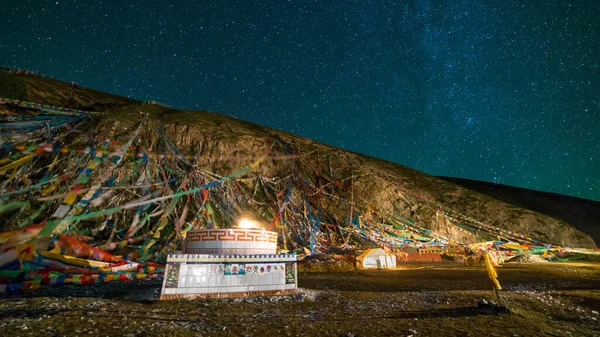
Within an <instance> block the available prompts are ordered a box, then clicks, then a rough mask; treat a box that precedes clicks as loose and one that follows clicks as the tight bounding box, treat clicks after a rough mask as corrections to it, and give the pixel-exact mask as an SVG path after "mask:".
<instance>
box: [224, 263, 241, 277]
mask: <svg viewBox="0 0 600 337" xmlns="http://www.w3.org/2000/svg"><path fill="white" fill-rule="evenodd" d="M225 272H227V271H225ZM237 274H238V266H237V264H234V265H233V266H231V275H237Z"/></svg>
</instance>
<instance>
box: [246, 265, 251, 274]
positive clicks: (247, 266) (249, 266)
mask: <svg viewBox="0 0 600 337" xmlns="http://www.w3.org/2000/svg"><path fill="white" fill-rule="evenodd" d="M251 274H252V265H250V264H247V265H246V275H251Z"/></svg>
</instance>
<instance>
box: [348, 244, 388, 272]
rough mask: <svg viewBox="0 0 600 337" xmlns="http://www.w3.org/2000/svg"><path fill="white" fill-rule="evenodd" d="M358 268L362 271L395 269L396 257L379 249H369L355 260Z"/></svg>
mask: <svg viewBox="0 0 600 337" xmlns="http://www.w3.org/2000/svg"><path fill="white" fill-rule="evenodd" d="M357 262H358V267H359V268H363V269H393V268H396V256H395V255H393V254H388V253H386V252H385V251H384V250H383V249H381V248H375V249H369V250H367V251H366V252H364V253H363V254H362V255H360V256H359V257H358V258H357Z"/></svg>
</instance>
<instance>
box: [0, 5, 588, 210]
mask: <svg viewBox="0 0 600 337" xmlns="http://www.w3.org/2000/svg"><path fill="white" fill-rule="evenodd" d="M144 2H145V3H152V4H146V5H143V6H142V5H139V4H138V3H139V2H138V1H135V2H134V1H117V0H115V1H98V0H94V1H74V0H70V1H64V0H59V1H41V0H40V1H24V0H2V1H0V23H1V24H0V66H5V67H11V68H26V69H29V70H38V71H40V73H41V74H43V75H45V76H50V77H55V78H58V79H62V80H65V81H69V82H70V81H76V82H78V83H79V84H80V85H83V86H86V87H90V88H95V89H98V90H102V91H107V92H111V93H115V94H119V95H125V96H129V97H132V98H136V99H141V100H148V99H152V100H157V101H159V102H164V103H167V104H170V105H172V106H173V107H175V108H180V109H206V110H212V111H216V112H220V113H224V114H227V115H231V116H235V117H237V118H240V119H244V120H248V121H251V122H255V123H258V124H262V125H265V126H269V127H273V128H277V129H282V130H286V131H289V132H293V133H296V134H300V135H302V136H306V137H309V138H312V139H315V140H318V141H321V142H324V143H327V144H331V145H334V146H337V147H341V148H344V149H348V150H351V151H355V152H360V153H365V154H369V155H372V156H375V157H379V158H383V159H387V160H390V161H394V162H397V163H400V164H403V165H406V166H410V167H413V168H416V169H418V170H421V171H424V172H427V173H430V174H433V175H445V176H454V177H462V178H468V179H476V180H483V181H491V182H497V183H502V184H508V185H513V186H519V187H526V188H531V189H536V190H543V191H551V192H557V193H562V194H568V195H573V196H579V197H583V198H588V199H594V200H600V67H599V64H600V5H599V4H598V1H597V0H589V1H567V0H565V1H562V0H558V1H552V0H548V1H525V0H524V1H520V2H519V1H507V0H501V1H491V0H490V1H482V0H473V1H425V0H413V1H351V0H331V1H309V0H297V1H284V0H275V1H272V2H271V1H250V0H241V1H227V0H221V1H199V2H198V3H203V4H201V5H200V4H198V5H194V4H192V3H193V1H189V0H185V1H177V0H169V1H144ZM169 2H170V3H171V4H170V5H163V4H161V3H169Z"/></svg>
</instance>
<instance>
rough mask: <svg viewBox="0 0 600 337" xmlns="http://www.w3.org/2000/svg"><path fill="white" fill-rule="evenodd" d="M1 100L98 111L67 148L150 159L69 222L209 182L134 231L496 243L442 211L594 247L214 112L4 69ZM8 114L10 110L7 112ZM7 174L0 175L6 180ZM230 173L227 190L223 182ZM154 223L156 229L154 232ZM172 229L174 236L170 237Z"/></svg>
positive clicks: (513, 210) (91, 222)
mask: <svg viewBox="0 0 600 337" xmlns="http://www.w3.org/2000/svg"><path fill="white" fill-rule="evenodd" d="M0 96H2V97H9V98H17V99H21V100H26V101H33V102H38V103H42V104H51V105H57V106H68V107H72V108H77V109H82V110H90V111H94V113H91V114H90V118H87V119H86V121H85V123H84V122H82V124H81V125H78V126H77V127H76V129H77V132H73V133H70V134H69V135H68V136H66V137H65V144H66V145H68V147H70V148H84V147H86V146H90V144H96V148H98V147H99V146H100V145H98V144H101V143H102V141H103V140H105V139H106V138H107V137H109V138H110V139H111V141H110V143H109V145H108V147H109V148H110V147H111V146H112V148H111V149H110V150H113V151H117V150H119V149H121V148H122V146H123V145H127V144H128V142H129V141H130V142H131V143H130V144H129V146H128V147H127V151H129V153H143V154H148V156H145V155H144V156H137V157H136V156H132V157H131V158H129V157H127V156H125V157H124V159H123V160H122V161H121V162H119V163H118V164H116V165H113V166H110V165H108V164H106V163H105V164H104V165H105V166H106V167H104V168H103V169H95V170H94V171H93V172H91V173H90V174H89V180H85V183H83V184H80V186H79V187H77V188H81V187H84V189H85V187H87V188H89V189H90V190H92V191H97V189H96V190H94V189H93V187H94V186H95V185H96V188H97V187H98V186H100V185H102V186H106V182H107V180H108V178H109V177H111V179H112V180H110V183H111V184H113V185H111V186H123V188H122V189H119V188H117V187H111V188H114V189H111V190H109V192H106V190H104V192H103V193H104V195H103V196H98V193H95V194H94V193H92V194H94V195H90V196H87V197H88V198H91V199H86V200H96V202H95V203H92V206H87V204H86V206H85V207H84V208H82V209H80V210H78V211H75V212H73V211H72V210H71V212H72V213H69V214H71V215H77V214H81V213H86V212H87V213H94V212H96V213H98V212H99V211H100V210H102V209H113V208H115V207H118V206H123V205H128V204H131V203H132V202H138V203H139V202H144V200H149V199H152V198H157V197H160V196H161V195H162V196H165V195H169V194H173V195H174V194H176V193H178V192H182V191H183V192H182V193H185V191H188V190H191V189H194V188H198V187H199V186H202V185H203V184H209V183H213V185H211V186H210V187H208V188H205V190H206V191H205V192H203V193H205V194H203V195H201V193H199V192H198V193H195V194H185V195H183V197H182V198H181V199H179V197H174V198H168V199H165V200H160V201H157V202H155V203H150V204H144V207H143V208H144V209H142V210H141V211H140V209H139V208H138V210H137V212H138V213H139V212H147V214H146V213H144V214H146V215H148V219H149V220H148V222H147V224H143V223H142V225H141V226H142V227H141V229H139V232H140V233H142V232H144V231H147V232H148V233H151V234H154V236H155V237H156V232H157V231H158V232H160V231H161V230H162V231H163V233H167V234H166V235H163V236H162V237H161V238H160V240H163V242H166V241H164V240H166V239H163V238H170V239H173V238H175V237H177V235H180V231H181V229H182V228H186V226H188V228H190V227H203V226H222V227H227V226H232V225H234V224H235V222H236V221H237V219H239V218H240V217H245V216H248V217H252V218H255V219H257V220H259V221H261V222H263V223H264V224H265V225H266V226H267V227H269V226H271V227H273V228H276V229H277V230H279V231H280V232H281V233H282V235H281V236H282V237H283V240H284V242H283V243H282V244H284V245H285V246H286V247H287V248H289V249H298V248H305V249H313V248H315V247H317V249H327V248H331V247H333V248H348V247H353V246H369V245H371V246H374V245H381V244H384V243H385V242H388V241H386V240H387V239H386V238H385V237H386V236H387V235H388V234H390V233H392V232H393V233H394V234H393V235H395V236H396V239H397V238H404V242H411V240H413V241H414V240H416V241H418V242H425V241H426V238H430V239H432V240H442V239H443V240H450V241H451V242H455V241H456V242H476V241H481V240H488V239H494V238H496V237H497V236H496V234H494V233H493V231H483V230H472V229H473V227H472V226H462V225H461V224H460V223H458V222H456V221H454V222H452V221H450V220H449V219H448V218H446V217H444V215H443V212H447V213H452V214H459V215H461V216H464V217H469V218H471V219H473V221H474V223H476V224H482V225H487V227H486V228H495V227H499V228H502V229H505V230H508V231H511V232H513V233H519V234H520V235H523V236H525V237H531V238H534V239H536V240H539V241H542V242H546V243H552V244H556V245H561V246H570V247H595V245H596V243H598V242H599V241H598V235H597V234H598V233H597V231H595V230H590V229H589V228H587V227H586V226H587V224H586V225H582V223H579V222H577V221H573V219H572V218H569V217H568V216H561V215H563V214H562V210H558V211H557V212H547V213H546V214H544V212H546V209H544V208H531V207H530V208H529V209H528V207H527V206H526V205H520V204H515V203H513V202H511V201H510V200H508V199H506V198H504V199H503V198H498V197H496V196H495V195H491V196H490V195H487V194H489V193H485V191H482V190H481V189H475V188H472V187H471V186H466V185H465V186H461V185H464V184H456V183H454V181H448V180H446V179H442V178H438V177H434V176H431V175H428V174H425V173H423V172H419V171H416V170H414V169H411V168H408V167H405V166H402V165H398V164H395V163H391V162H387V161H384V160H380V159H377V158H373V157H369V156H366V155H362V154H358V153H352V152H349V151H345V150H341V149H338V148H335V147H332V146H328V145H326V144H322V143H319V142H315V141H312V140H310V139H307V138H303V137H300V136H297V135H293V134H290V133H286V132H283V131H279V130H274V129H270V128H266V127H262V126H259V125H256V124H252V123H249V122H245V121H241V120H238V119H235V118H231V117H228V116H224V115H220V114H217V113H214V112H208V111H183V110H175V109H170V108H168V107H164V106H159V105H155V104H151V105H148V104H142V103H141V102H138V101H135V100H132V99H129V98H123V97H118V96H114V95H109V94H105V93H101V92H98V91H94V90H90V89H86V88H81V87H79V86H76V85H73V84H68V83H64V82H60V81H56V80H52V79H47V78H43V77H39V76H35V75H19V74H15V73H9V72H7V71H5V70H0ZM9 108H10V109H13V110H15V109H17V108H16V107H14V106H10V105H9ZM111 132H112V133H111ZM136 132H138V133H136ZM37 137H41V136H40V135H37ZM5 142H6V141H5ZM65 151H66V150H65ZM5 152H6V153H4V154H1V153H0V158H2V157H4V156H8V155H13V154H14V153H12V152H10V151H5ZM88 157H89V158H88ZM88 157H86V154H84V155H79V156H71V157H68V158H69V160H66V161H62V162H59V164H57V167H58V169H55V172H54V173H55V174H64V175H66V174H67V173H68V172H80V171H77V168H76V167H85V165H88V164H89V162H90V161H91V160H93V158H92V157H91V156H88ZM53 160H54V158H53V156H43V158H41V157H40V159H38V160H37V161H35V162H34V164H35V165H38V166H37V168H38V170H39V169H40V168H42V167H47V166H48V165H50V163H52V161H53ZM250 164H253V165H251V166H250ZM244 168H246V169H245V170H244V171H243V172H242V173H240V170H242V169H244ZM28 169H31V168H28ZM57 171H61V172H60V173H59V172H57ZM10 173H11V172H10V171H7V172H4V173H2V172H0V174H4V175H5V177H8V176H9V174H10ZM232 174H233V177H231V179H229V178H224V177H228V176H230V175H232ZM38 175H39V173H38ZM36 177H37V176H36ZM17 178H18V177H17ZM17 178H15V177H13V179H17ZM2 179H4V178H2ZM69 179H70V178H68V179H65V181H64V182H62V183H61V184H60V185H59V186H58V187H57V189H56V191H55V192H54V193H55V195H56V197H55V198H54V199H51V200H49V199H48V197H46V198H38V199H36V200H37V201H36V202H32V204H30V209H28V210H26V211H24V210H20V211H18V214H16V213H12V214H10V216H9V217H7V216H5V218H4V219H5V226H4V228H2V229H1V230H10V229H13V228H14V227H16V226H17V225H18V223H21V222H22V219H23V218H27V217H32V215H31V213H33V212H34V211H33V210H35V209H39V207H41V205H45V206H44V210H43V211H41V212H40V214H38V215H37V216H36V217H35V218H34V219H35V221H31V222H39V221H41V220H43V219H44V218H48V219H56V218H60V215H58V216H57V214H56V212H57V209H58V208H59V207H60V203H61V200H62V204H63V205H64V204H65V198H66V197H67V196H68V194H69V191H71V192H72V191H73V189H74V185H76V184H75V178H73V179H71V180H69ZM115 181H116V183H115ZM23 184H25V183H23V182H21V181H18V182H15V183H14V186H12V187H11V188H12V190H15V189H17V190H18V188H22V187H23V186H25V185H23ZM29 184H31V182H29ZM160 184H163V185H160ZM130 186H138V187H136V188H128V187H130ZM139 186H147V188H145V189H142V188H141V187H139ZM84 192H85V191H84ZM84 192H81V194H78V199H80V200H81V199H85V198H86V196H85V195H84V194H83V193H84ZM482 192H483V193H482ZM88 193H91V192H88ZM509 194H510V193H509ZM190 196H193V197H192V198H190ZM11 200H12V201H14V199H11ZM140 200H141V201H140ZM175 200H177V202H175ZM6 202H8V201H6V200H5V203H6ZM146 205H148V206H146ZM75 208H77V207H75ZM155 213H158V215H156V214H155ZM98 214H99V213H98ZM160 214H162V215H160ZM63 216H64V215H63ZM136 216H137V218H136ZM68 217H69V215H67V218H68ZM142 217H143V216H142ZM163 218H164V220H163ZM6 219H8V220H6ZM139 219H140V217H139V215H136V208H126V209H122V210H115V211H114V213H111V214H110V215H108V216H102V215H101V214H99V215H98V216H94V217H93V218H92V217H90V218H89V219H87V218H86V219H83V220H77V221H78V223H79V228H82V227H83V228H90V229H94V228H97V227H98V226H99V228H100V229H99V230H95V231H94V230H92V231H91V232H93V234H94V235H99V236H101V237H102V240H101V241H102V242H110V241H115V237H119V233H120V232H121V231H122V232H124V231H125V230H127V229H128V228H129V227H130V226H131V224H132V223H134V224H136V226H137V224H138V223H140V222H139V221H140V220H139ZM108 220H110V223H109V225H108V226H107V225H106V224H107V222H108ZM153 222H155V223H156V225H153V226H155V227H153V228H150V227H149V224H150V223H153ZM110 224H112V226H113V229H112V230H111V229H110V226H111V225H110ZM590 224H592V223H590ZM144 226H145V227H144ZM171 227H173V228H175V229H174V230H171V231H170V232H169V230H168V228H171ZM57 228H60V226H59V227H57ZM596 228H597V226H596ZM129 229H131V228H129ZM427 229H429V230H430V231H428V230H427ZM394 230H395V231H394ZM398 231H402V232H403V233H399V232H398ZM103 233H104V234H103ZM411 233H412V234H411ZM88 234H89V233H88ZM498 235H500V234H498ZM121 236H122V237H123V236H124V237H126V236H125V235H124V234H123V235H121ZM382 237H384V238H383V239H382ZM423 237H425V239H424V238H423ZM396 239H394V240H396ZM419 240H420V241H419ZM594 240H596V241H594ZM394 242H398V241H394ZM307 247H308V248H307Z"/></svg>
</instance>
